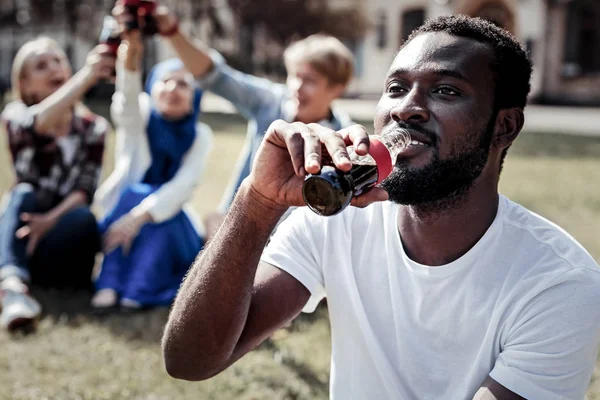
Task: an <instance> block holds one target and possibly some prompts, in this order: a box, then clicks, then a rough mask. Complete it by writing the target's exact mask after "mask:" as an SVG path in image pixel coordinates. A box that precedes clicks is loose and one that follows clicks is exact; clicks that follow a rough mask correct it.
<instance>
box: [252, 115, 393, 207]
mask: <svg viewBox="0 0 600 400" xmlns="http://www.w3.org/2000/svg"><path fill="white" fill-rule="evenodd" d="M347 146H354V148H355V151H356V153H357V154H358V155H365V154H367V153H368V150H369V136H368V133H367V131H366V129H365V128H364V127H363V126H360V125H354V126H351V127H349V128H346V129H342V130H340V131H337V132H336V131H333V130H331V129H329V128H325V127H323V126H320V125H317V124H309V125H305V124H303V123H300V122H294V123H291V124H290V123H287V122H284V121H281V120H279V121H275V122H273V123H272V124H271V126H270V127H269V129H268V130H267V133H266V134H265V138H264V140H263V142H262V144H261V146H260V148H259V150H258V152H257V154H256V159H255V161H254V165H253V167H252V173H251V174H250V190H251V191H253V192H254V193H255V194H256V195H258V198H261V199H263V201H264V202H265V204H266V205H268V206H270V207H273V208H287V207H291V206H303V205H306V203H305V202H304V199H303V198H302V183H303V181H304V177H305V176H306V175H307V174H316V173H318V172H319V171H320V170H321V167H322V162H321V161H322V155H323V154H322V152H323V151H326V152H327V153H328V154H329V155H330V156H331V160H332V162H333V164H334V166H335V167H336V168H338V169H340V170H342V171H349V170H350V169H351V168H352V162H351V161H350V157H349V155H348V151H347V150H346V147H347ZM387 198H388V196H387V193H386V192H385V191H384V190H383V189H379V188H373V190H371V191H369V192H367V193H365V194H364V195H362V196H360V197H358V198H355V199H353V200H352V205H354V206H357V207H365V206H367V205H369V204H371V203H373V202H375V201H383V200H387Z"/></svg>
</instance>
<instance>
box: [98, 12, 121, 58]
mask: <svg viewBox="0 0 600 400" xmlns="http://www.w3.org/2000/svg"><path fill="white" fill-rule="evenodd" d="M99 43H100V44H105V45H107V46H108V48H109V51H110V53H111V54H114V55H115V57H116V56H117V51H118V50H119V45H121V36H120V35H119V24H118V23H117V20H115V19H114V18H113V17H109V16H106V17H104V22H103V23H102V31H101V32H100V37H99Z"/></svg>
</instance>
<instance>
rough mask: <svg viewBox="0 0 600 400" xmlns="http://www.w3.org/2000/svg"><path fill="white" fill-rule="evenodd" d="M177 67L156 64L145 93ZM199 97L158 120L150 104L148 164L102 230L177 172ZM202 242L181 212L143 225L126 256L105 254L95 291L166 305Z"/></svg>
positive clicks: (191, 134) (188, 145)
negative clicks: (187, 110) (187, 108)
mask: <svg viewBox="0 0 600 400" xmlns="http://www.w3.org/2000/svg"><path fill="white" fill-rule="evenodd" d="M182 67H183V65H182V64H181V62H180V61H179V60H167V61H165V62H163V63H160V64H158V65H156V66H155V67H154V68H153V69H152V71H151V72H150V74H149V76H148V79H147V81H146V85H145V91H146V92H148V93H150V90H151V88H152V85H153V84H154V83H155V82H156V81H157V80H158V79H160V78H161V77H162V76H163V75H164V74H165V73H166V72H169V71H174V70H179V69H182ZM201 97H202V92H201V91H200V90H199V89H196V90H195V93H194V106H193V111H192V113H191V114H190V115H188V116H187V117H185V118H183V119H181V120H178V121H169V120H166V119H164V118H163V117H162V116H161V115H160V114H159V113H158V111H157V110H156V109H155V108H154V107H152V109H151V111H150V118H149V121H148V128H147V135H148V142H149V148H150V153H151V156H152V162H151V165H150V167H149V168H148V170H147V171H146V173H145V175H144V177H143V179H142V181H141V182H139V183H137V184H134V185H131V186H129V187H127V188H126V189H125V190H124V191H123V193H122V194H121V196H120V198H119V201H118V203H117V205H116V206H115V208H114V209H113V210H111V211H110V212H109V213H108V214H107V215H106V217H105V218H104V220H103V221H101V223H100V229H101V231H102V233H105V232H106V231H107V230H108V228H109V227H110V225H111V224H112V223H113V222H115V221H116V220H117V219H119V218H120V217H122V216H123V215H125V214H127V213H128V212H129V211H131V210H132V209H133V208H134V207H136V206H137V205H138V204H140V203H141V202H142V200H144V199H145V198H146V197H147V196H149V195H150V194H152V193H154V192H155V191H157V190H158V189H160V187H161V186H162V185H163V184H165V183H167V182H168V181H169V180H170V179H172V178H173V176H174V175H175V174H176V173H177V170H178V169H179V167H180V165H181V161H182V158H183V156H184V155H185V154H186V152H187V151H188V150H189V149H190V148H191V146H192V144H193V142H194V140H195V138H196V135H197V134H198V133H197V132H196V121H197V118H198V115H199V113H200V99H201ZM203 245H204V240H203V238H201V237H200V236H199V234H198V232H197V231H196V229H195V228H194V225H193V224H192V222H191V221H190V219H189V217H188V216H187V215H186V213H185V212H183V211H180V212H179V213H177V214H176V215H175V216H174V217H173V218H171V219H169V220H167V221H164V222H161V223H158V224H157V223H148V224H146V225H144V226H143V227H142V229H141V230H140V232H139V234H138V236H137V237H136V238H135V239H134V241H133V243H132V245H131V249H130V251H129V254H128V255H127V256H125V255H124V254H123V251H122V249H121V247H119V248H117V249H115V250H113V251H112V252H110V253H109V254H106V255H105V257H104V261H103V263H102V269H101V271H100V274H99V276H98V278H97V280H96V282H95V286H96V289H97V290H100V289H105V288H110V289H113V290H115V291H116V292H117V294H118V295H119V297H120V298H121V299H130V300H134V301H136V302H138V303H139V304H140V305H143V306H156V305H169V304H170V303H171V302H172V301H173V299H174V297H175V294H176V293H177V290H178V288H179V286H180V283H181V281H182V279H183V277H184V275H185V273H186V272H187V270H188V268H189V266H190V265H191V263H192V262H193V261H194V259H195V257H196V255H197V254H198V252H199V251H200V250H201V249H202V246H203Z"/></svg>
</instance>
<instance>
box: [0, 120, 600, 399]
mask: <svg viewBox="0 0 600 400" xmlns="http://www.w3.org/2000/svg"><path fill="white" fill-rule="evenodd" d="M204 119H205V121H206V122H207V123H209V124H210V125H211V126H212V127H213V129H214V131H215V133H216V142H215V148H214V151H213V153H212V155H211V159H210V162H209V167H208V169H207V171H206V173H205V175H204V179H203V181H202V184H201V185H200V186H199V187H198V188H197V190H196V192H195V194H194V197H193V200H192V203H193V205H194V207H195V208H196V209H197V210H198V212H199V213H200V214H201V215H205V214H206V213H207V212H209V211H210V210H212V209H214V208H215V207H216V205H217V203H218V201H219V199H220V196H221V193H222V191H223V190H224V187H225V185H226V183H227V180H228V178H229V174H230V172H231V170H232V166H233V164H234V162H235V159H236V157H237V154H238V152H239V150H240V148H241V146H242V141H243V138H244V132H245V124H244V122H243V120H241V119H240V118H239V117H237V116H223V115H206V116H205V117H204ZM365 124H366V123H365ZM112 143H113V137H112V135H111V137H110V140H109V148H110V145H112ZM0 164H1V165H0V193H3V192H4V191H5V190H6V188H7V187H8V186H9V185H10V181H11V179H12V178H11V173H10V169H9V162H8V157H7V155H6V152H5V146H4V143H3V146H2V149H1V150H0ZM106 165H107V168H106V170H107V171H108V170H109V169H110V167H111V165H112V157H111V150H108V151H107V157H106ZM599 181H600V139H591V138H578V137H564V136H560V135H549V134H535V133H526V134H523V135H522V137H521V138H520V139H519V140H518V141H517V143H515V145H514V146H513V148H512V149H511V151H510V153H509V156H508V158H507V160H506V164H505V169H504V172H503V176H502V182H501V191H502V192H503V193H505V194H506V195H508V196H509V197H510V198H512V199H514V200H516V201H518V202H520V203H522V204H524V205H525V206H527V207H529V208H530V209H532V210H534V211H536V212H538V213H540V214H542V215H543V216H545V217H547V218H549V219H550V220H553V221H555V222H556V223H558V224H560V225H561V226H563V227H564V228H565V229H567V230H568V231H569V232H571V234H573V235H574V236H575V237H576V238H577V239H578V240H579V241H580V242H581V243H582V244H583V245H584V246H585V247H586V248H587V249H588V250H589V251H590V252H591V253H592V254H593V256H594V257H595V258H596V259H597V260H600V241H599V240H598V238H597V235H596V232H597V227H598V226H600V196H598V194H597V191H596V188H595V187H596V184H597V182H599ZM36 294H37V295H38V297H39V298H40V300H41V301H42V303H43V305H44V307H45V312H46V315H45V317H44V318H43V320H42V321H41V322H40V324H39V327H38V331H37V333H36V334H33V335H27V336H16V337H10V336H9V335H8V334H6V333H4V332H0V347H1V348H2V351H0V370H1V371H3V373H2V374H0V398H2V399H5V398H7V399H15V400H16V399H19V400H24V399H31V400H33V399H35V400H40V399H61V400H63V399H65V400H67V399H140V400H141V399H147V400H159V399H161V400H162V399H165V400H166V399H248V400H250V399H325V398H327V386H328V376H329V356H330V347H329V326H328V321H327V311H326V308H325V307H321V308H319V309H318V311H317V312H316V313H315V314H311V315H302V316H301V317H300V318H298V319H297V320H296V321H294V323H293V324H292V326H291V327H290V328H289V329H287V330H282V331H280V332H278V333H277V334H276V335H274V337H273V338H271V339H270V340H269V341H267V342H266V343H264V344H263V345H262V346H261V347H260V349H259V350H257V351H255V352H253V353H251V354H249V355H247V356H246V357H244V358H243V359H242V360H241V361H239V362H238V363H237V364H235V365H234V366H233V367H232V368H230V369H229V370H227V371H226V372H224V373H222V374H221V375H219V376H217V377H215V378H213V379H211V380H209V381H207V382H201V383H189V382H180V381H176V380H174V379H171V378H169V377H168V376H167V374H166V373H165V372H164V368H163V364H162V359H161V352H160V346H159V342H160V336H161V331H162V327H163V325H164V322H165V321H166V317H167V310H164V309H160V310H154V311H152V312H146V313H141V314H136V315H127V316H125V315H114V316H110V317H103V318H99V317H90V316H88V315H86V314H85V313H84V312H82V310H83V309H84V308H85V305H86V304H87V301H88V300H89V297H88V296H87V295H86V294H82V293H55V292H51V291H39V290H37V291H36ZM595 377H597V378H596V379H594V380H593V381H592V384H591V386H590V390H589V394H588V395H589V399H590V400H600V372H599V371H598V370H597V371H596V374H595Z"/></svg>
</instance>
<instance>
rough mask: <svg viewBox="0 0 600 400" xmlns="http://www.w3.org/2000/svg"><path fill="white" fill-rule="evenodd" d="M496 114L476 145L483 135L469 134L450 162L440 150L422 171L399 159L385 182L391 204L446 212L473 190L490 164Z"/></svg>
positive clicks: (453, 152)
mask: <svg viewBox="0 0 600 400" xmlns="http://www.w3.org/2000/svg"><path fill="white" fill-rule="evenodd" d="M496 115H497V114H496V113H495V112H494V113H493V115H492V118H490V120H489V121H488V124H487V126H486V129H485V132H484V133H483V135H481V136H480V139H479V141H478V142H477V143H475V145H474V146H473V144H471V143H473V139H474V138H476V137H477V136H479V135H474V134H471V135H468V134H467V135H465V140H464V142H463V144H462V145H460V146H457V147H455V149H454V150H453V151H452V155H451V157H450V158H448V159H446V160H441V159H440V158H439V154H438V153H437V152H436V151H433V158H432V160H431V161H430V162H429V163H428V164H427V165H425V166H424V167H420V168H412V167H410V166H409V165H408V161H407V160H398V162H397V163H396V167H395V168H394V170H393V171H392V173H391V174H390V175H389V176H388V177H387V178H386V179H385V180H384V181H383V182H382V183H381V187H382V188H383V189H385V190H386V191H387V192H388V194H389V199H390V201H392V202H394V203H398V204H403V205H413V206H418V207H419V208H422V209H423V210H424V211H442V210H445V209H448V208H451V207H452V205H454V204H456V202H458V201H459V200H460V199H462V198H463V197H464V196H465V195H466V194H467V193H468V192H469V190H470V189H471V188H472V187H473V185H474V184H475V181H476V179H477V178H478V177H479V176H480V175H481V172H482V171H483V168H484V167H485V164H486V163H487V160H488V156H489V150H490V146H491V142H492V135H493V130H494V125H495V121H496ZM433 143H436V141H434V142H433Z"/></svg>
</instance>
